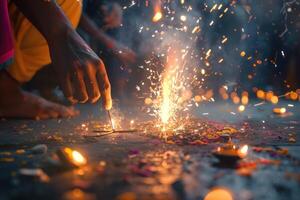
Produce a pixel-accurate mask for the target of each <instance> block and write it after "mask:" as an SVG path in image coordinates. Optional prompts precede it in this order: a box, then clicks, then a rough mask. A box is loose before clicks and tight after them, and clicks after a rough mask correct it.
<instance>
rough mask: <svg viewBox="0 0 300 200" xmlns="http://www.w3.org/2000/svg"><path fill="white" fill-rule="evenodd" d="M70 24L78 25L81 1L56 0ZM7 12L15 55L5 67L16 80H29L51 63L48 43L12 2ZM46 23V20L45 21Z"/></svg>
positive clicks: (22, 81)
mask: <svg viewBox="0 0 300 200" xmlns="http://www.w3.org/2000/svg"><path fill="white" fill-rule="evenodd" d="M56 3H57V4H58V5H59V6H60V7H61V9H62V10H63V11H64V13H65V15H66V16H67V17H68V19H69V20H70V22H71V24H72V26H73V27H74V28H76V27H77V26H78V23H79V20H80V16H81V12H82V2H81V1H78V0H57V1H56ZM9 14H10V19H11V23H12V29H13V32H14V48H15V57H14V61H13V63H12V64H11V65H10V66H9V67H8V68H7V70H8V72H9V73H10V75H11V76H12V77H13V78H15V79H16V80H17V81H19V82H21V83H24V82H26V81H29V80H30V79H31V78H32V77H33V76H34V75H35V73H36V72H37V71H38V70H39V69H41V68H42V67H43V66H45V65H48V64H50V63H51V59H50V53H49V48H48V44H47V42H46V40H45V38H44V37H43V36H42V34H41V33H40V32H39V31H38V30H37V29H36V28H35V27H34V26H33V25H32V24H31V23H30V22H29V21H28V20H27V18H26V17H25V16H24V15H23V14H22V13H21V12H20V11H19V10H18V9H17V8H16V6H15V5H14V4H13V3H10V5H9ZM45 23H47V21H45Z"/></svg>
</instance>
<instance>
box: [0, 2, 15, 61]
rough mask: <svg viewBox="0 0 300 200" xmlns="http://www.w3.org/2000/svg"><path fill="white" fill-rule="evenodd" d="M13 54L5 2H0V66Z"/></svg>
mask: <svg viewBox="0 0 300 200" xmlns="http://www.w3.org/2000/svg"><path fill="white" fill-rule="evenodd" d="M13 54H14V45H13V35H12V31H11V27H10V21H9V15H8V8H7V0H0V64H1V63H4V62H5V61H7V60H8V59H9V58H11V57H12V56H13Z"/></svg>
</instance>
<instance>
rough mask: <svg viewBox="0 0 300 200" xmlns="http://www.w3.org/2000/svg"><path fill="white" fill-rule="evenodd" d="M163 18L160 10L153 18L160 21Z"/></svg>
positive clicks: (154, 20)
mask: <svg viewBox="0 0 300 200" xmlns="http://www.w3.org/2000/svg"><path fill="white" fill-rule="evenodd" d="M161 18H162V13H161V12H160V11H158V12H156V13H155V14H154V16H153V18H152V21H153V22H158V21H159V20H161Z"/></svg>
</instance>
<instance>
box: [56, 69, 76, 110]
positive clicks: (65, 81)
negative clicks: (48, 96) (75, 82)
mask: <svg viewBox="0 0 300 200" xmlns="http://www.w3.org/2000/svg"><path fill="white" fill-rule="evenodd" d="M60 80H61V84H60V86H61V89H62V91H63V93H64V95H65V97H66V98H67V99H68V100H69V101H70V102H71V103H72V104H75V103H77V100H76V99H75V98H74V97H73V90H72V83H71V77H70V75H69V74H67V76H66V77H65V78H61V79H60Z"/></svg>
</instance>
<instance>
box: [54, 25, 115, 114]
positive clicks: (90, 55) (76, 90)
mask: <svg viewBox="0 0 300 200" xmlns="http://www.w3.org/2000/svg"><path fill="white" fill-rule="evenodd" d="M49 50H50V55H51V60H52V64H53V66H54V70H55V71H56V73H57V78H58V79H59V82H60V86H61V89H62V90H63V92H64V95H65V96H66V98H67V99H68V100H69V101H70V102H71V103H77V102H80V103H85V102H87V101H90V102H91V103H95V102H96V101H97V100H98V99H99V98H100V96H101V95H102V97H103V106H104V108H105V109H107V110H109V109H111V107H112V100H111V87H110V82H109V79H108V76H107V73H106V70H105V66H104V64H103V62H102V60H101V59H100V58H99V57H98V56H97V55H96V54H95V53H94V52H93V50H92V49H91V48H90V47H89V46H88V45H87V44H86V43H85V42H84V41H83V39H82V38H81V37H80V36H79V35H78V34H77V33H76V31H75V30H69V31H68V32H67V33H66V34H65V36H63V37H60V38H56V40H53V42H51V43H49Z"/></svg>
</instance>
